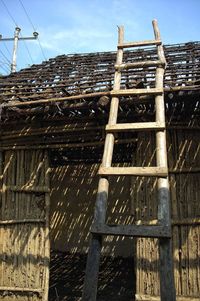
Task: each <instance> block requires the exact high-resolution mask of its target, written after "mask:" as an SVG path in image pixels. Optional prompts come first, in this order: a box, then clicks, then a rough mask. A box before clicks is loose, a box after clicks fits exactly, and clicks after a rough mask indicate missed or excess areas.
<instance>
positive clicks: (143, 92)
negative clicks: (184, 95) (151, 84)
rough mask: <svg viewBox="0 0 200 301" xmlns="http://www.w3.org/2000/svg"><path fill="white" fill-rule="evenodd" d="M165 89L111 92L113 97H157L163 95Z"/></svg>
mask: <svg viewBox="0 0 200 301" xmlns="http://www.w3.org/2000/svg"><path fill="white" fill-rule="evenodd" d="M162 93H163V88H147V89H124V90H123V89H121V90H112V91H110V95H111V96H129V95H152V94H153V95H157V94H162Z"/></svg>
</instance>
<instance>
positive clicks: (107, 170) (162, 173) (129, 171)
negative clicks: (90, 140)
mask: <svg viewBox="0 0 200 301" xmlns="http://www.w3.org/2000/svg"><path fill="white" fill-rule="evenodd" d="M99 175H107V176H120V175H126V176H142V177H167V175H168V170H167V167H157V166H154V167H103V166H102V167H100V169H99Z"/></svg>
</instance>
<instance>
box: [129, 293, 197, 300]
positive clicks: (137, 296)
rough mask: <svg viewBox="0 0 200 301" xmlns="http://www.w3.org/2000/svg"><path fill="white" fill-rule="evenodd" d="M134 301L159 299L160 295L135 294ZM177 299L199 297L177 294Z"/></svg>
mask: <svg viewBox="0 0 200 301" xmlns="http://www.w3.org/2000/svg"><path fill="white" fill-rule="evenodd" d="M135 300H136V301H160V296H152V295H151V296H150V295H140V294H136V295H135ZM176 300H177V301H198V300H199V297H189V296H188V297H185V296H177V297H176Z"/></svg>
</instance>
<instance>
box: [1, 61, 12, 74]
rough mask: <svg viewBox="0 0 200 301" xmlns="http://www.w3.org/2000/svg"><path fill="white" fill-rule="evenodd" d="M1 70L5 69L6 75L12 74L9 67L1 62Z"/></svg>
mask: <svg viewBox="0 0 200 301" xmlns="http://www.w3.org/2000/svg"><path fill="white" fill-rule="evenodd" d="M0 68H1V69H3V70H4V71H5V72H6V73H10V69H9V68H8V67H7V66H4V63H3V62H0Z"/></svg>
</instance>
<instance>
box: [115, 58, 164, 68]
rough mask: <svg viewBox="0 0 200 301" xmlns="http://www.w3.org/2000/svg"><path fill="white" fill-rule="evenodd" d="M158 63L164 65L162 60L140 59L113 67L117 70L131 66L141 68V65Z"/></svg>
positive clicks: (152, 65) (157, 64) (153, 65)
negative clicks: (139, 60)
mask: <svg viewBox="0 0 200 301" xmlns="http://www.w3.org/2000/svg"><path fill="white" fill-rule="evenodd" d="M159 65H164V63H163V62H162V61H159V60H157V61H141V62H134V63H124V64H121V65H115V69H117V70H124V69H131V68H137V67H140V68H143V67H156V66H159Z"/></svg>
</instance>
